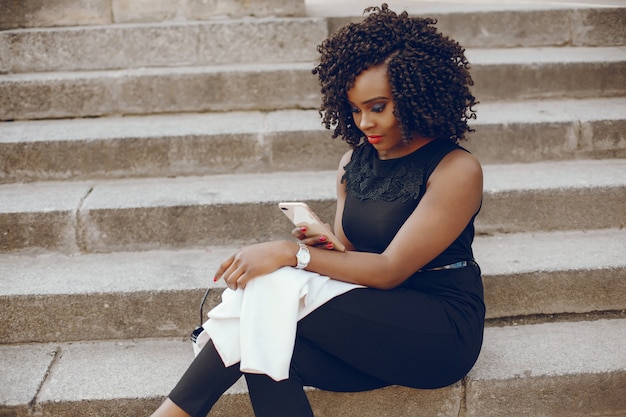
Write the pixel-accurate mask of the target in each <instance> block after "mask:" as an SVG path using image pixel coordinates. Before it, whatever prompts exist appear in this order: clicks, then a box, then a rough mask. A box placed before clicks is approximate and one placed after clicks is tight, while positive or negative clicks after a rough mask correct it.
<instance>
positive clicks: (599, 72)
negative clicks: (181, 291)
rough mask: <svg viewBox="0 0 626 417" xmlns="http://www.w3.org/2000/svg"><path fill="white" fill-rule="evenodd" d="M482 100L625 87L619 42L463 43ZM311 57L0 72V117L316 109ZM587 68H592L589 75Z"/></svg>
mask: <svg viewBox="0 0 626 417" xmlns="http://www.w3.org/2000/svg"><path fill="white" fill-rule="evenodd" d="M467 55H468V58H469V59H470V62H472V64H473V70H472V74H473V77H474V80H475V82H476V85H475V88H474V93H475V95H476V96H477V97H478V98H479V100H481V101H483V102H487V101H493V100H509V101H513V100H517V99H537V98H564V97H570V98H585V97H587V98H590V97H617V96H624V95H626V87H625V86H626V79H625V77H626V75H625V74H626V47H596V48H590V47H577V48H569V47H568V48H513V49H511V48H509V49H485V50H470V51H468V52H467ZM312 67H313V63H273V64H255V65H252V64H241V65H223V66H196V67H177V68H145V69H128V70H111V71H90V72H48V73H24V74H6V75H0V117H1V118H2V120H14V119H47V118H72V117H91V116H107V115H129V114H152V113H176V112H203V111H235V110H262V111H271V110H278V109H294V108H296V109H303V108H308V109H317V108H318V106H319V86H318V83H317V80H316V78H315V76H314V75H313V74H312V73H311V68H312ZM590 74H593V75H592V76H590Z"/></svg>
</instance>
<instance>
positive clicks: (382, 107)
mask: <svg viewBox="0 0 626 417" xmlns="http://www.w3.org/2000/svg"><path fill="white" fill-rule="evenodd" d="M383 110H385V104H384V103H383V104H376V105H374V106H372V111H373V112H374V113H382V111H383Z"/></svg>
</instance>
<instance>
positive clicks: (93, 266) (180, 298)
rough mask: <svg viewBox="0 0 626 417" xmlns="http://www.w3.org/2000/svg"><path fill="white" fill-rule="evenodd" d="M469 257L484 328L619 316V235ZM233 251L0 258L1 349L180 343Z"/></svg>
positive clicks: (478, 250)
mask: <svg viewBox="0 0 626 417" xmlns="http://www.w3.org/2000/svg"><path fill="white" fill-rule="evenodd" d="M282 238H283V239H288V235H284V236H282ZM474 248H475V257H476V259H477V261H478V262H479V264H480V265H481V269H482V271H483V281H484V285H485V302H486V304H487V307H488V308H487V318H488V319H507V320H509V319H511V318H513V319H516V320H517V319H519V318H524V317H526V318H529V317H530V318H532V319H533V320H536V321H541V320H549V319H550V317H551V316H553V315H556V316H559V315H564V314H565V315H572V314H573V315H585V314H602V313H603V312H604V313H611V312H615V311H624V310H626V299H624V297H623V294H624V293H626V260H625V259H624V256H623V254H624V253H626V230H625V229H601V230H588V231H568V232H536V233H520V234H505V235H497V236H492V237H486V236H478V237H477V238H476V241H475V244H474ZM235 250H236V246H211V247H210V248H209V250H206V249H179V250H158V251H146V252H116V253H110V254H86V255H61V254H53V253H46V254H40V255H27V254H20V255H9V254H2V255H0V276H2V277H3V280H2V283H1V284H2V285H1V286H0V297H1V298H2V299H3V300H4V301H3V303H2V304H0V319H1V320H2V322H3V323H4V324H5V325H4V326H3V327H2V328H1V329H0V344H1V343H5V344H6V343H29V342H40V343H41V342H69V341H77V340H102V339H132V338H143V337H186V336H187V335H188V334H189V333H190V332H191V330H192V329H193V328H194V327H195V326H197V325H198V324H199V323H200V322H201V316H200V311H199V304H200V300H201V299H202V295H203V293H204V291H205V290H206V288H207V286H208V287H210V288H212V289H213V291H211V292H210V294H209V295H210V297H209V299H208V301H207V304H206V306H205V310H204V312H205V313H206V312H208V311H209V309H211V308H212V307H214V306H215V305H217V304H218V303H219V301H220V297H221V293H222V290H223V289H224V288H225V287H224V284H223V282H218V283H213V280H212V276H213V274H214V273H215V271H216V270H217V268H218V266H219V264H220V263H221V262H222V261H224V260H225V259H226V258H227V257H228V256H230V255H232V254H233V253H234V252H235ZM157 317H158V320H155V318H157ZM542 317H543V318H542Z"/></svg>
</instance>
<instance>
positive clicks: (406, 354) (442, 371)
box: [294, 288, 484, 391]
mask: <svg viewBox="0 0 626 417" xmlns="http://www.w3.org/2000/svg"><path fill="white" fill-rule="evenodd" d="M482 314H484V310H481V309H476V311H474V309H473V307H467V308H466V307H465V306H464V304H459V305H457V306H455V308H451V307H450V305H449V304H447V303H446V302H443V301H442V300H441V299H439V298H436V297H432V296H429V295H426V294H423V293H421V292H418V291H413V290H407V289H395V290H391V291H381V290H375V289H369V288H366V289H355V290H352V291H350V292H348V293H346V294H343V295H341V296H338V297H336V298H334V299H332V300H330V301H329V302H328V303H326V304H324V305H323V306H321V307H319V308H318V309H317V310H315V311H313V312H312V313H311V314H309V315H308V316H307V317H305V318H304V319H302V320H301V321H300V322H299V324H298V333H297V334H298V337H299V338H302V339H304V340H306V341H307V342H308V344H309V345H310V346H311V347H312V349H313V351H314V352H315V351H321V352H324V353H325V354H327V355H328V356H330V357H332V358H334V359H335V360H336V361H337V362H338V363H342V364H343V368H341V367H339V366H338V365H337V366H335V369H339V370H340V371H341V372H344V373H345V372H348V375H356V377H355V378H353V379H352V380H351V379H350V378H343V377H342V378H337V377H335V375H334V374H332V373H329V371H328V370H327V369H325V368H320V367H319V366H318V362H319V361H320V359H319V358H317V359H312V360H302V361H300V360H299V358H298V356H296V355H294V363H295V366H298V367H300V369H299V370H298V372H299V373H300V375H301V376H302V379H303V382H304V384H305V385H312V386H315V387H318V388H322V389H326V390H333V391H359V390H363V386H362V383H361V381H367V380H368V378H369V379H371V382H370V383H372V384H375V383H376V381H379V382H381V383H382V382H384V383H386V384H387V385H391V384H394V385H404V386H409V387H414V388H439V387H443V386H446V385H449V384H452V383H454V382H456V381H457V380H459V379H460V378H462V377H463V376H464V375H465V373H467V372H468V371H469V369H470V368H471V366H472V365H473V363H474V361H475V359H476V357H477V356H478V352H479V351H480V345H481V342H482V320H481V318H480V316H481V315H482ZM312 357H313V358H314V356H312ZM350 369H353V371H349V370H350ZM352 372H355V373H352ZM358 372H360V373H361V374H362V376H361V377H359V376H358ZM365 385H366V386H367V384H365ZM365 389H367V388H365Z"/></svg>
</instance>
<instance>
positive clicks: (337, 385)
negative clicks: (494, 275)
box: [170, 264, 485, 417]
mask: <svg viewBox="0 0 626 417" xmlns="http://www.w3.org/2000/svg"><path fill="white" fill-rule="evenodd" d="M422 290H428V291H429V292H428V293H426V292H423V291H422ZM482 291H483V290H482V282H481V280H480V270H479V269H478V266H477V265H475V264H472V265H470V266H468V267H466V268H463V269H459V270H455V271H436V272H428V273H424V274H422V275H420V276H419V278H418V279H411V280H410V281H409V282H407V283H406V285H404V286H401V287H399V288H396V289H393V290H389V291H383V290H376V289H370V288H363V289H355V290H352V291H349V292H347V293H345V294H343V295H341V296H338V297H336V298H334V299H332V300H330V301H329V302H328V303H326V304H324V305H323V306H321V307H319V308H318V309H317V310H315V311H313V312H312V313H311V314H309V315H308V316H307V317H305V318H304V319H302V320H301V321H300V322H299V323H298V329H297V335H296V343H295V347H294V353H293V358H292V362H291V368H290V377H289V379H287V380H284V381H280V382H276V381H274V380H272V379H271V378H270V377H268V376H266V375H257V374H245V378H246V382H247V384H248V390H249V393H250V399H251V401H252V406H253V408H254V412H255V415H256V416H257V417H266V416H267V417H269V416H271V417H282V416H285V417H287V416H288V417H299V416H307V417H310V416H313V412H312V411H311V407H310V405H309V402H308V399H307V397H306V394H305V393H304V390H303V387H304V386H313V387H317V388H320V389H324V390H329V391H339V392H354V391H366V390H371V389H374V388H381V387H384V386H387V385H403V386H408V387H414V388H439V387H444V386H447V385H450V384H452V383H454V382H456V381H458V380H459V379H461V378H463V376H465V374H466V373H467V372H468V371H469V370H470V369H471V367H472V366H473V364H474V363H475V361H476V359H477V357H478V353H479V352H480V348H481V345H482V335H483V327H484V314H485V310H484V304H483V301H482V300H483V292H482ZM240 377H241V373H240V371H239V364H235V365H233V366H231V367H228V368H226V367H224V364H223V363H222V361H221V359H220V358H219V355H218V353H217V351H216V350H215V348H214V346H213V344H212V343H210V342H209V343H208V344H207V345H206V346H205V348H204V349H203V350H202V352H200V354H199V355H198V356H197V357H196V359H195V360H194V361H193V363H192V364H191V366H190V367H189V369H188V370H187V372H186V373H185V374H184V375H183V377H182V378H181V380H180V382H179V383H178V385H177V386H176V387H175V388H174V390H173V391H172V392H171V393H170V399H171V400H172V401H173V402H174V403H176V404H177V405H178V406H180V407H181V408H183V409H184V410H185V411H187V412H188V413H189V414H191V415H192V416H194V417H199V416H202V417H204V416H206V414H207V413H208V411H209V410H210V409H211V407H212V406H213V404H214V403H215V402H216V401H217V400H218V399H219V397H220V396H221V395H222V394H223V392H224V391H225V390H227V389H228V388H229V387H230V386H231V385H232V384H234V383H235V382H236V381H237V380H238V379H239V378H240Z"/></svg>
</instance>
